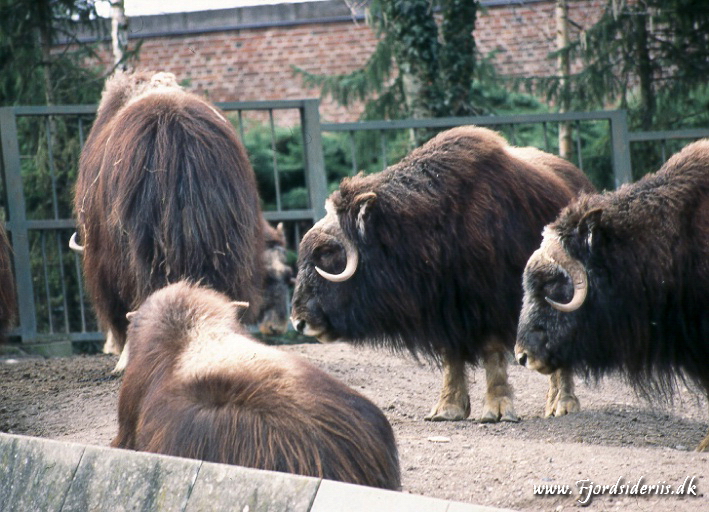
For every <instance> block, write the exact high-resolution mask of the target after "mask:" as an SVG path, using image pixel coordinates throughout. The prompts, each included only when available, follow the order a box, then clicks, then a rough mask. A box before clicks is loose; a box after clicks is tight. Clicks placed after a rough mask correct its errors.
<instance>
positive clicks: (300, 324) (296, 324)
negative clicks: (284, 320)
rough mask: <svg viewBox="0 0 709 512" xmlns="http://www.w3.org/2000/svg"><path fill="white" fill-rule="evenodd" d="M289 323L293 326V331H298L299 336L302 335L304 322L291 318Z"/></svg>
mask: <svg viewBox="0 0 709 512" xmlns="http://www.w3.org/2000/svg"><path fill="white" fill-rule="evenodd" d="M290 321H291V323H292V324H293V327H294V328H295V330H296V331H298V332H299V333H300V334H303V331H304V330H305V320H302V319H297V318H291V320H290Z"/></svg>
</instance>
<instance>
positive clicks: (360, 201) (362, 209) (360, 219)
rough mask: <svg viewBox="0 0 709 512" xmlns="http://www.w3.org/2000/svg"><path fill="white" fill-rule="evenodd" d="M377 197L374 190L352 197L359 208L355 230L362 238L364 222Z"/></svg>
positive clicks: (363, 235) (363, 236)
mask: <svg viewBox="0 0 709 512" xmlns="http://www.w3.org/2000/svg"><path fill="white" fill-rule="evenodd" d="M376 199H377V194H375V193H374V192H363V193H362V194H359V195H357V196H356V197H355V198H354V205H355V207H356V208H359V213H358V214H357V231H359V235H360V236H361V237H362V239H364V238H365V229H364V226H365V223H366V222H367V218H368V217H369V213H370V211H371V208H372V206H373V205H374V203H375V201H376Z"/></svg>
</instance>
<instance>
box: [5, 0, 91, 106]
mask: <svg viewBox="0 0 709 512" xmlns="http://www.w3.org/2000/svg"><path fill="white" fill-rule="evenodd" d="M95 17H96V11H95V8H94V2H91V1H87V0H80V1H76V0H0V106H7V105H38V104H76V103H93V102H96V101H98V98H99V97H100V92H101V87H102V85H103V78H102V77H101V76H100V75H99V73H98V72H97V71H96V70H92V69H89V68H88V67H86V66H85V65H84V63H85V60H86V58H87V57H91V56H94V55H95V52H94V48H93V47H92V46H89V45H86V44H78V40H77V35H76V34H77V33H78V30H79V28H80V27H88V28H91V29H97V28H100V27H101V25H100V24H97V23H93V22H92V20H94V19H95ZM59 41H65V42H68V43H74V44H71V45H67V46H66V47H64V48H63V49H61V50H59V49H53V48H52V45H54V44H55V43H57V42H59Z"/></svg>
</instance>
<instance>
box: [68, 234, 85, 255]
mask: <svg viewBox="0 0 709 512" xmlns="http://www.w3.org/2000/svg"><path fill="white" fill-rule="evenodd" d="M76 235H77V233H76V231H74V234H73V235H71V238H70V239H69V249H71V250H72V251H74V252H78V253H83V252H84V246H83V245H79V243H78V242H77V241H76Z"/></svg>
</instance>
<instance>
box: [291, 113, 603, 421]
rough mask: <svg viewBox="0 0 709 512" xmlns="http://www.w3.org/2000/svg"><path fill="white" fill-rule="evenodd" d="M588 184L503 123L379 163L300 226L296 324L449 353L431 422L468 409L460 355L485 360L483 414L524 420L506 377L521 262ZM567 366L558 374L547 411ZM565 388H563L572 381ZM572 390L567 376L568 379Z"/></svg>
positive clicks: (449, 135) (324, 337) (558, 404)
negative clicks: (307, 226) (514, 138)
mask: <svg viewBox="0 0 709 512" xmlns="http://www.w3.org/2000/svg"><path fill="white" fill-rule="evenodd" d="M580 190H586V191H591V190H593V186H592V185H591V183H590V182H589V181H588V180H587V179H586V178H585V176H584V175H583V174H582V173H581V171H579V170H578V169H576V168H575V167H574V166H573V165H571V164H570V163H568V162H566V161H565V160H562V159H560V158H558V157H555V156H552V155H549V154H546V153H544V152H542V151H539V150H536V149H532V148H514V147H510V146H508V145H507V143H506V141H505V140H504V139H503V138H502V137H501V136H500V135H498V134H497V133H495V132H493V131H490V130H487V129H485V128H479V127H474V126H467V127H459V128H454V129H451V130H449V131H446V132H444V133H441V134H439V135H438V136H437V137H435V138H434V139H432V140H431V141H429V142H428V143H426V144H425V145H423V146H422V147H421V148H418V149H416V150H415V151H413V152H412V153H411V154H410V155H409V156H408V157H406V158H405V159H404V160H402V161H401V162H400V163H398V164H396V165H394V166H391V167H389V168H388V169H386V170H384V171H382V172H381V173H378V174H372V175H369V176H364V175H361V174H360V175H358V176H355V177H353V178H349V179H345V180H343V182H342V184H341V186H340V189H339V190H338V191H336V192H334V193H333V194H332V195H331V196H330V198H329V199H328V202H327V215H326V216H325V218H323V219H322V220H320V221H319V222H318V223H317V224H316V225H315V226H313V228H312V229H311V230H310V231H309V232H308V233H307V234H306V235H305V236H304V237H303V240H302V242H301V244H300V249H299V262H298V277H297V280H296V288H295V292H294V295H293V302H292V316H291V321H292V323H293V325H294V326H295V328H296V329H297V330H298V331H300V332H302V333H305V334H308V335H311V336H315V337H317V338H318V339H319V340H321V341H332V340H337V339H345V340H349V341H352V342H354V343H365V342H368V343H370V344H373V345H375V346H389V347H393V348H394V349H397V350H408V351H410V352H412V353H414V354H423V355H424V356H428V357H430V358H432V359H434V360H438V361H442V364H443V369H444V384H443V389H442V391H441V394H440V399H439V401H438V404H437V405H435V406H434V407H433V409H432V410H431V412H430V414H429V415H428V416H427V419H431V420H459V419H464V418H466V417H468V415H469V414H470V400H469V397H468V389H467V381H466V372H465V364H466V363H471V364H476V363H477V362H479V360H480V359H482V362H483V364H484V367H485V372H486V379H487V393H486V397H485V405H484V409H483V414H482V420H483V421H498V420H506V421H517V419H518V418H517V415H516V413H515V410H514V407H513V404H512V390H511V387H510V386H509V385H508V382H507V358H506V355H507V353H508V351H510V350H511V349H512V347H513V346H514V341H515V334H516V329H517V318H518V315H519V309H520V305H521V303H522V290H521V286H520V281H521V277H522V271H523V270H524V264H525V263H526V261H527V259H528V258H529V255H530V254H531V253H532V251H534V249H535V247H537V246H538V245H539V241H540V239H541V232H542V228H543V226H544V225H545V224H546V223H548V222H550V221H551V220H553V219H554V218H555V217H556V215H557V214H558V213H559V211H560V210H561V208H562V207H563V206H565V205H566V204H567V203H568V202H569V201H570V200H571V199H572V198H573V197H574V196H575V195H576V194H577V192H579V191H580ZM560 383H561V384H563V385H564V386H567V385H568V384H569V382H568V378H567V376H565V375H556V376H555V378H554V379H552V382H551V384H552V389H551V390H550V393H551V394H550V403H549V407H548V409H549V414H557V415H560V414H565V413H566V412H568V411H569V410H574V409H575V408H577V402H576V403H575V404H574V403H571V402H569V401H566V400H561V401H560V400H559V399H558V398H559V396H558V395H559V386H560ZM564 386H562V387H564ZM564 389H565V387H564Z"/></svg>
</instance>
